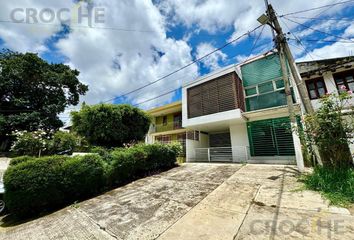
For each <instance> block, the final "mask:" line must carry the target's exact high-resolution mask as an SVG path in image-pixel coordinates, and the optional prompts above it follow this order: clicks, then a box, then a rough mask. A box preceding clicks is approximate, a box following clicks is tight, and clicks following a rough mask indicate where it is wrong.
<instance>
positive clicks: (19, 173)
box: [4, 156, 67, 215]
mask: <svg viewBox="0 0 354 240" xmlns="http://www.w3.org/2000/svg"><path fill="white" fill-rule="evenodd" d="M66 160H67V157H63V156H53V157H44V158H37V159H35V158H33V159H32V160H28V161H26V162H22V163H19V164H17V165H15V166H10V167H9V168H8V169H7V171H6V172H5V175H4V185H5V196H4V198H5V202H6V204H7V207H8V209H9V211H10V212H13V213H16V214H18V215H31V214H34V213H38V212H41V211H43V210H44V209H46V208H49V207H53V206H61V205H62V204H63V203H64V202H65V196H64V194H63V191H62V189H63V186H62V179H63V176H62V166H63V163H64V162H65V161H66Z"/></svg>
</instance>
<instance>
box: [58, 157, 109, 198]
mask: <svg viewBox="0 0 354 240" xmlns="http://www.w3.org/2000/svg"><path fill="white" fill-rule="evenodd" d="M62 171H63V179H62V181H63V184H64V185H63V187H64V193H65V195H66V196H67V200H73V201H74V200H78V199H82V198H85V197H88V196H91V195H93V194H96V193H98V192H99V190H100V189H101V188H102V187H103V185H104V181H105V180H104V177H105V164H104V162H103V161H102V158H101V157H100V156H98V155H96V154H92V155H85V156H77V157H73V158H70V159H68V160H66V161H65V162H64V164H63V170H62Z"/></svg>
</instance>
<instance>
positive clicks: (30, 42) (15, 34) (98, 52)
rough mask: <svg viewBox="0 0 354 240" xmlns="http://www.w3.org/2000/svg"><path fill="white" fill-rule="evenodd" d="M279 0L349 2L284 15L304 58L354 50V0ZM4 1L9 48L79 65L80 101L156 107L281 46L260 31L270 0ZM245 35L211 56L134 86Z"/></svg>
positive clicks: (0, 12) (286, 7) (292, 4)
mask: <svg viewBox="0 0 354 240" xmlns="http://www.w3.org/2000/svg"><path fill="white" fill-rule="evenodd" d="M269 2H270V3H271V4H272V5H273V7H274V9H275V11H276V13H277V14H278V15H279V16H282V15H286V14H289V13H294V12H298V11H302V10H308V9H311V8H317V7H321V6H325V5H330V4H337V3H339V4H337V5H331V6H328V7H325V8H320V9H317V10H313V11H306V12H299V13H295V14H290V15H286V16H283V17H280V18H279V20H280V23H281V25H282V28H283V30H284V32H286V33H288V34H287V37H288V38H289V44H290V47H291V50H292V52H293V55H294V56H295V59H296V60H297V61H310V60H314V59H324V58H334V57H343V56H349V55H353V54H354V44H353V41H354V20H353V19H354V17H353V16H354V1H345V0H342V1H340V0H312V1H309V0H289V1H283V0H269ZM341 2H342V3H341ZM0 4H1V8H0V48H7V49H11V50H13V51H18V52H35V53H38V55H39V56H40V57H42V58H43V59H45V60H47V61H48V62H53V63H63V64H67V65H69V66H70V67H72V68H75V69H78V70H79V71H80V75H79V80H80V81H81V82H83V83H85V84H87V85H88V86H89V91H88V93H87V94H86V95H85V96H83V97H81V99H80V101H81V102H86V103H88V104H97V103H102V102H110V103H130V104H136V105H137V106H138V107H140V108H143V109H149V108H152V107H155V106H159V105H163V104H166V103H169V102H172V101H177V100H180V98H181V91H180V87H181V86H182V85H183V84H184V83H186V82H189V81H193V80H194V79H196V78H198V77H200V76H202V75H204V74H207V73H209V72H212V71H215V70H217V69H218V68H221V67H224V66H227V65H230V64H235V63H240V62H242V61H245V60H246V59H248V58H250V57H252V56H255V55H257V54H261V53H264V52H266V51H269V50H271V49H272V48H273V47H274V43H273V41H272V34H271V31H270V28H269V27H268V26H264V27H260V28H258V29H257V30H256V31H252V29H254V28H255V27H257V26H258V25H259V23H258V22H257V18H258V17H259V16H260V15H261V14H263V13H264V12H265V4H264V0H237V1H235V0H218V1H215V0H187V1H186V0H115V1H112V0H93V1H81V2H79V1H77V0H60V1H58V0H16V1H10V0H0ZM88 15H90V16H91V17H90V18H89V17H87V16H88ZM245 33H248V34H245ZM244 34H245V35H244ZM241 35H244V37H242V38H241V39H239V40H238V41H235V42H234V43H233V44H230V45H228V46H227V47H225V48H223V49H221V51H217V52H215V53H214V54H211V55H209V56H208V57H206V58H204V59H203V60H202V61H200V62H198V63H196V64H191V65H190V66H188V67H186V68H184V69H183V70H181V71H178V72H176V73H175V74H171V75H170V76H168V77H166V78H163V79H162V80H160V81H157V82H156V83H154V84H151V85H150V86H148V87H144V88H142V89H141V90H139V91H134V92H133V93H130V94H127V95H126V93H128V92H131V91H132V90H135V89H137V88H140V87H142V86H145V85H146V84H148V83H151V82H154V81H156V80H158V79H161V77H164V76H166V75H168V74H169V73H171V72H174V71H175V70H176V69H179V68H181V67H183V66H185V65H187V64H189V63H190V62H192V61H194V60H195V59H198V58H200V57H203V56H204V55H206V54H208V53H210V52H212V51H213V50H214V49H216V48H218V47H220V46H223V45H225V44H226V43H227V42H229V41H232V40H233V39H236V38H238V37H239V36H241ZM175 89H177V90H176V91H174V90H175ZM165 93H166V94H165ZM167 93H168V94H167ZM122 95H123V96H122ZM160 95H163V96H161V97H158V96H160ZM155 97H157V98H155ZM154 98H155V99H154ZM151 99H152V100H151ZM78 108H80V106H76V107H73V106H70V107H68V108H67V110H66V111H65V112H64V113H63V114H61V115H60V116H61V119H62V120H63V121H68V120H69V117H68V115H69V112H70V111H72V110H75V109H78Z"/></svg>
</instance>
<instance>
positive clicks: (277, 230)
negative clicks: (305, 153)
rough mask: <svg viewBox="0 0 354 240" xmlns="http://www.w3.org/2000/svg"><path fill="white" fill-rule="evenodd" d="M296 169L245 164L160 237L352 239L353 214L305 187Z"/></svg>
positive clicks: (353, 229) (212, 239) (161, 238)
mask: <svg viewBox="0 0 354 240" xmlns="http://www.w3.org/2000/svg"><path fill="white" fill-rule="evenodd" d="M296 174H297V173H296V169H295V168H294V167H287V166H269V165H247V166H245V167H243V168H241V169H240V170H239V171H237V172H236V173H235V174H234V175H233V176H231V177H230V178H229V179H227V180H226V181H225V182H224V183H223V184H221V185H220V186H219V187H218V188H217V189H215V190H214V191H213V192H212V193H211V194H209V195H208V196H207V197H206V198H205V199H204V200H203V201H201V202H200V203H199V204H198V205H197V206H196V207H194V208H193V209H192V210H190V211H189V212H188V213H187V214H186V215H184V216H183V217H182V218H181V219H180V220H179V221H178V222H176V223H175V224H174V225H173V226H171V227H170V228H169V229H167V230H166V231H165V232H164V233H163V234H162V235H161V236H160V237H159V238H158V239H159V240H167V239H168V240H172V239H173V240H175V239H181V240H182V239H183V240H189V239H191V240H192V239H205V240H206V239H210V240H217V239H220V240H227V239H230V240H232V239H298V238H301V239H353V238H354V216H352V215H350V213H349V211H348V210H347V209H344V208H337V207H333V206H328V202H327V201H325V200H324V199H322V198H321V196H320V195H319V194H318V193H315V192H311V191H294V190H296V189H299V188H300V187H301V184H300V183H298V182H297V181H296V178H295V176H296Z"/></svg>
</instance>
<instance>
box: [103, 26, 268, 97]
mask: <svg viewBox="0 0 354 240" xmlns="http://www.w3.org/2000/svg"><path fill="white" fill-rule="evenodd" d="M260 27H262V25H259V26H257V27H255V28H254V29H252V30H251V31H248V32H246V33H244V34H242V35H240V36H239V37H237V38H235V39H233V40H231V41H229V42H227V43H226V44H224V45H223V46H221V47H218V48H216V49H215V50H213V51H211V52H209V53H207V54H205V55H203V56H202V57H200V58H197V59H195V60H194V61H192V62H190V63H188V64H187V65H184V66H183V67H181V68H178V69H176V70H174V71H173V72H171V73H169V74H167V75H165V76H163V77H160V78H158V79H157V80H155V81H152V82H150V83H148V84H145V85H143V86H141V87H138V88H136V89H134V90H131V91H129V92H126V93H124V94H122V95H120V96H117V97H114V98H111V99H108V100H106V101H103V102H102V103H106V102H111V101H113V100H115V99H118V98H122V97H125V96H127V95H129V94H131V93H134V92H137V91H139V90H141V89H144V88H146V87H148V86H151V85H153V84H155V83H157V82H159V81H161V80H163V79H165V78H167V77H169V76H171V75H173V74H175V73H177V72H180V71H182V70H183V69H186V68H187V67H189V66H191V65H193V64H195V63H197V62H200V61H201V60H203V59H204V58H206V57H208V56H210V55H212V54H213V53H215V52H218V51H220V50H221V49H223V48H225V47H227V46H229V45H231V44H232V43H234V42H236V41H238V40H239V39H241V38H242V37H244V36H246V35H248V34H250V33H251V32H254V31H256V30H257V29H258V28H260Z"/></svg>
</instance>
